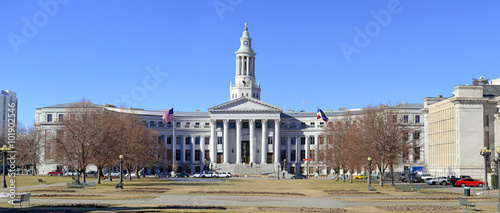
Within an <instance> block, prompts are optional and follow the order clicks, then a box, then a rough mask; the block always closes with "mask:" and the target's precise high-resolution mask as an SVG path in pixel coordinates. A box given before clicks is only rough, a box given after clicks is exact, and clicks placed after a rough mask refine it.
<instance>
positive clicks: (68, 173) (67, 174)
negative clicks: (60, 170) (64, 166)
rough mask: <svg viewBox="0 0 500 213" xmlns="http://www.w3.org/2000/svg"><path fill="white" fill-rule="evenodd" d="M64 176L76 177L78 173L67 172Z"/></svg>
mask: <svg viewBox="0 0 500 213" xmlns="http://www.w3.org/2000/svg"><path fill="white" fill-rule="evenodd" d="M64 175H65V176H77V175H78V172H77V171H67V172H66V173H64Z"/></svg>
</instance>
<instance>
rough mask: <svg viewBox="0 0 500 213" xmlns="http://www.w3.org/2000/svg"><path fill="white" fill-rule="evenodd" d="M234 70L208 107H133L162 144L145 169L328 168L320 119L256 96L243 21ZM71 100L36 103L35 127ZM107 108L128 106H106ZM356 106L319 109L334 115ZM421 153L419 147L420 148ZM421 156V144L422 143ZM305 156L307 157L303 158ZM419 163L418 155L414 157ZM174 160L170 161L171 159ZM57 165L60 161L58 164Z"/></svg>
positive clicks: (413, 109) (50, 125)
mask: <svg viewBox="0 0 500 213" xmlns="http://www.w3.org/2000/svg"><path fill="white" fill-rule="evenodd" d="M235 54H236V73H235V79H234V82H232V81H231V83H230V87H229V94H230V97H229V101H228V102H225V103H222V104H219V105H217V106H213V107H210V108H208V110H207V112H198V111H197V112H174V120H173V121H172V122H171V123H165V121H163V120H162V116H163V114H164V113H165V111H166V110H157V111H152V110H143V109H133V113H135V114H137V115H139V116H140V117H141V118H142V120H143V122H144V124H145V125H146V126H147V127H148V128H151V129H155V130H156V131H157V132H158V134H159V143H160V144H161V145H162V146H160V147H161V149H165V150H164V152H163V153H165V155H167V156H165V158H166V159H172V160H171V161H170V163H167V162H165V163H162V164H159V165H154V166H153V168H148V172H150V173H153V172H160V173H167V172H171V171H176V172H181V171H186V172H188V173H195V172H200V171H202V170H205V169H214V170H220V171H229V172H232V173H233V174H276V172H278V171H279V170H281V169H283V168H285V169H286V171H288V172H289V173H291V174H294V173H309V174H314V173H316V174H327V173H328V172H329V171H330V169H329V168H328V167H326V166H322V165H320V164H318V160H319V159H318V150H319V149H321V147H322V146H323V145H324V143H325V140H324V139H323V138H322V137H321V134H322V131H323V127H324V126H325V122H323V120H321V119H320V120H318V119H317V118H316V112H293V111H288V112H284V111H283V109H282V108H280V107H277V106H274V105H272V104H269V103H266V102H264V101H261V100H260V98H261V88H260V83H258V82H256V76H255V73H256V72H255V59H256V53H255V52H254V51H253V49H252V39H251V37H250V34H249V32H248V28H247V27H246V25H245V30H244V31H243V35H242V37H241V38H240V47H239V49H238V50H237V51H236V53H235ZM69 105H70V104H59V105H54V106H47V107H43V108H38V109H36V113H35V117H36V118H35V120H36V123H37V125H38V126H39V128H42V129H44V130H43V131H48V134H53V133H51V132H54V123H55V122H57V121H58V120H57V119H58V118H59V116H61V114H64V113H66V112H67V109H68V107H69ZM400 106H402V107H404V108H405V113H407V114H405V116H407V121H408V124H409V125H412V126H413V127H414V128H416V129H418V132H421V131H422V130H423V123H422V122H421V120H420V115H421V111H420V110H421V109H422V105H421V104H406V105H400ZM107 108H108V109H109V110H114V111H127V112H130V109H119V108H114V107H111V106H107ZM347 111H349V112H351V113H356V112H360V111H361V109H356V110H346V109H341V110H339V111H333V110H324V112H325V114H326V116H328V117H329V118H330V119H335V118H336V117H339V116H341V115H344V114H345V113H346V112H347ZM44 152H45V153H43V154H42V156H46V157H47V159H44V160H42V161H41V162H45V163H42V166H41V168H40V169H39V170H40V172H41V173H44V172H47V171H49V170H52V169H55V167H56V166H58V165H57V164H55V162H50V160H49V156H50V153H49V154H47V153H46V152H47V151H44ZM419 153H420V152H419ZM421 153H422V155H421V156H423V148H422V152H421ZM304 159H311V161H309V163H307V162H308V161H304ZM412 160H414V161H415V162H416V163H417V162H418V163H420V164H422V162H421V161H420V158H419V159H416V158H415V159H413V157H412ZM172 162H173V163H172ZM59 166H62V165H59Z"/></svg>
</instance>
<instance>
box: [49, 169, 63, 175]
mask: <svg viewBox="0 0 500 213" xmlns="http://www.w3.org/2000/svg"><path fill="white" fill-rule="evenodd" d="M47 175H48V176H52V175H59V176H62V175H63V173H62V171H61V170H54V171H52V172H48V173H47Z"/></svg>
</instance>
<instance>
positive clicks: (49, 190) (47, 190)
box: [30, 189, 76, 192]
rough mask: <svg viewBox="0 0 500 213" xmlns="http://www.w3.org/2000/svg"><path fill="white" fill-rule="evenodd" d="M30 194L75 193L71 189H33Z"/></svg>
mask: <svg viewBox="0 0 500 213" xmlns="http://www.w3.org/2000/svg"><path fill="white" fill-rule="evenodd" d="M30 192H76V191H75V190H73V189H35V190H30Z"/></svg>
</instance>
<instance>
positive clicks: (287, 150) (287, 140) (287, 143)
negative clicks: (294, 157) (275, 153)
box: [286, 136, 292, 165]
mask: <svg viewBox="0 0 500 213" xmlns="http://www.w3.org/2000/svg"><path fill="white" fill-rule="evenodd" d="M291 141H292V137H290V136H287V137H286V162H288V163H290V165H291V163H292V162H291V161H290V153H291V152H290V143H291Z"/></svg>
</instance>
